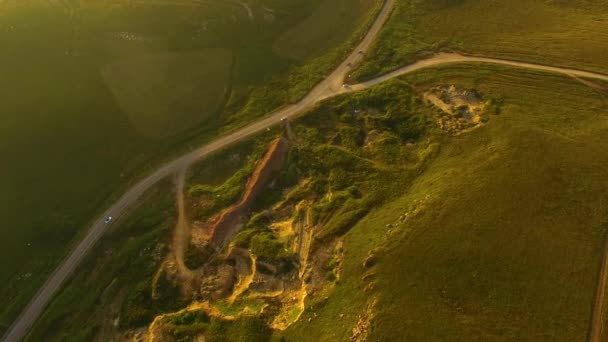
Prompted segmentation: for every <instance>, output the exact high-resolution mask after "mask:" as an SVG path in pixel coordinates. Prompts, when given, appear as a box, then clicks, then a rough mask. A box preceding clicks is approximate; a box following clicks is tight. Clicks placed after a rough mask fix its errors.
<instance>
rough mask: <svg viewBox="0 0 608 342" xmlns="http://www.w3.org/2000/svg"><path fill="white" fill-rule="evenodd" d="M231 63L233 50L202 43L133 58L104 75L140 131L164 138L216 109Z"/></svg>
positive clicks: (208, 116) (225, 88) (226, 87)
mask: <svg viewBox="0 0 608 342" xmlns="http://www.w3.org/2000/svg"><path fill="white" fill-rule="evenodd" d="M231 65H232V56H231V53H230V52H229V51H226V50H223V49H204V50H201V51H196V52H192V53H164V54H161V53H158V54H153V55H144V56H142V57H135V58H131V59H128V60H126V61H121V62H118V63H115V64H111V65H109V66H107V67H106V68H105V69H104V70H103V76H104V79H105V80H106V83H107V85H108V88H110V89H111V91H112V93H113V94H114V96H115V98H116V101H117V102H118V103H119V104H120V106H121V109H122V110H123V112H125V113H126V114H127V115H128V117H129V119H130V120H131V123H132V125H133V126H134V127H135V128H136V129H137V131H138V132H139V133H140V134H141V135H143V136H146V137H149V138H152V139H162V138H163V137H167V136H171V135H175V134H178V133H179V132H180V131H183V130H184V129H187V128H190V127H193V126H195V125H197V124H199V123H201V122H204V121H206V120H207V121H208V120H210V119H211V118H213V117H214V116H215V115H216V114H217V113H218V111H219V110H220V109H221V108H222V106H223V104H224V102H225V98H226V95H227V94H226V93H227V92H228V90H229V83H230V70H231Z"/></svg>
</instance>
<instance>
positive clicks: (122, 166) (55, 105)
mask: <svg viewBox="0 0 608 342" xmlns="http://www.w3.org/2000/svg"><path fill="white" fill-rule="evenodd" d="M352 2H353V3H355V4H356V3H358V2H356V1H354V0H353V1H352ZM246 3H247V4H249V5H250V7H251V10H252V14H253V18H251V17H250V15H249V12H248V11H247V10H245V8H244V7H243V6H241V5H239V4H238V3H235V2H233V1H210V2H192V1H137V2H131V1H127V2H123V1H118V2H112V3H111V4H109V3H107V2H105V1H90V2H83V1H82V2H81V1H58V0H53V1H41V0H36V1H28V2H21V1H13V0H11V1H4V2H2V4H1V5H0V6H1V7H2V8H1V9H0V16H1V17H0V18H1V20H0V41H2V54H0V74H1V75H2V78H1V81H0V93H1V94H2V95H0V113H2V114H1V118H2V124H1V125H0V135H1V136H2V139H0V157H1V158H2V161H3V165H6V167H3V168H2V169H1V170H0V188H2V192H1V193H0V218H1V219H2V222H3V224H2V229H0V240H1V241H2V243H1V244H0V247H1V248H2V250H3V254H2V258H1V261H0V269H1V271H0V282H2V283H3V286H2V288H1V289H0V304H1V305H2V307H3V308H2V310H0V334H2V333H3V331H4V329H6V327H7V326H8V325H9V324H10V322H12V320H13V318H14V317H15V315H16V314H17V313H18V312H19V311H20V309H21V308H22V307H23V305H24V304H25V303H26V301H27V300H28V299H29V298H30V297H31V295H32V294H33V293H34V291H35V290H36V289H37V288H38V287H39V286H40V284H41V283H42V281H43V280H44V279H45V278H46V277H47V276H48V274H49V273H50V272H51V271H52V269H53V267H54V266H55V265H56V262H57V260H58V259H59V258H61V257H62V256H63V255H64V253H65V252H66V251H67V249H68V248H69V247H70V246H71V245H72V243H73V242H74V239H75V238H76V237H77V236H78V234H79V233H81V232H82V229H83V228H84V227H86V225H87V224H88V223H89V222H90V221H91V220H92V219H94V218H95V217H96V215H98V214H99V212H100V211H101V210H102V209H103V208H104V207H105V206H107V205H108V203H110V202H111V200H112V199H113V198H114V197H116V196H117V195H118V194H119V193H120V191H121V189H125V188H126V187H127V186H128V184H130V183H132V182H133V181H134V179H136V178H137V177H138V176H139V175H141V174H142V172H145V171H146V170H149V169H150V168H152V167H153V166H154V165H156V164H158V163H159V162H161V161H163V160H166V159H167V158H168V157H170V156H172V155H175V154H177V153H179V152H183V151H185V150H187V149H188V148H189V147H191V146H193V145H194V144H199V143H201V142H203V141H207V140H209V139H210V138H212V137H213V136H216V135H217V134H218V132H225V131H226V130H227V129H229V128H231V127H235V126H239V125H242V124H243V123H244V122H247V121H251V120H252V119H254V118H256V117H259V116H261V115H263V114H265V113H267V112H268V111H270V110H271V109H274V107H276V106H278V105H282V104H283V103H284V100H285V99H287V97H285V96H276V93H277V90H276V89H275V88H272V87H271V86H272V85H274V84H277V82H278V83H280V82H283V83H282V84H283V86H282V87H279V88H283V89H287V88H288V87H286V86H284V85H285V84H290V83H289V82H292V81H291V77H292V75H294V74H297V75H302V74H303V72H302V70H307V73H306V77H305V78H304V79H306V80H308V82H300V80H302V79H303V78H302V77H299V76H298V77H296V78H294V79H293V82H294V83H298V84H299V88H298V90H299V92H300V93H299V94H301V93H302V92H304V91H306V89H308V88H310V87H311V86H312V85H313V84H314V82H315V80H319V79H320V78H321V77H322V75H324V74H325V73H326V72H327V71H328V70H330V69H331V67H332V65H333V64H332V63H337V62H339V60H338V59H339V58H333V59H332V60H331V61H330V62H328V63H325V64H320V63H319V61H318V60H316V61H314V63H313V61H312V60H308V59H307V60H302V61H299V62H291V61H289V60H287V59H286V58H283V57H280V56H278V55H276V54H275V53H274V52H273V46H274V44H275V41H276V40H277V39H278V37H279V36H280V35H281V34H282V32H285V31H286V30H288V29H289V28H291V27H293V26H294V25H297V24H298V23H299V22H301V21H302V20H305V19H306V18H307V17H308V16H309V15H311V14H312V13H314V11H315V10H316V8H317V7H318V6H319V2H318V1H313V0H298V1H286V0H272V1H271V0H268V1H262V2H255V3H253V2H246ZM357 6H358V5H354V7H357ZM370 13H371V12H370ZM352 24H353V25H352V26H351V27H350V30H351V32H354V31H355V30H356V29H358V27H357V25H359V24H360V22H352ZM347 38H349V37H348V35H345V37H344V39H343V41H342V43H344V44H345V45H344V46H343V47H341V49H342V50H344V49H346V48H348V46H350V45H349V44H352V41H351V40H348V39H347ZM338 50H340V49H338ZM342 50H340V51H342ZM328 54H329V55H331V56H336V54H335V51H329V52H328ZM337 56H338V57H339V56H340V55H337ZM325 62H327V60H325ZM310 63H312V64H310ZM311 65H312V66H311ZM311 82H312V83H311ZM264 89H273V90H272V91H266V90H264ZM294 89H295V88H294ZM252 104H253V105H252ZM243 111H245V112H246V114H244V115H237V114H238V113H241V112H243ZM16 260H18V262H16Z"/></svg>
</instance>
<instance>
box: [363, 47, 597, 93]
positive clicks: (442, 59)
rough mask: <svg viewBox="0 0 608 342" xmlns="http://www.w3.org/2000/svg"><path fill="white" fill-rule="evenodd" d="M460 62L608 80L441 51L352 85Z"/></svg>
mask: <svg viewBox="0 0 608 342" xmlns="http://www.w3.org/2000/svg"><path fill="white" fill-rule="evenodd" d="M458 63H469V64H470V63H486V64H498V65H506V66H510V67H515V68H521V69H531V70H538V71H545V72H550V73H555V74H564V75H567V76H571V77H580V78H591V79H597V80H603V81H608V75H606V74H601V73H596V72H591V71H585V70H580V69H571V68H562V67H554V66H550V65H544V64H534V63H526V62H518V61H510V60H506V59H499V58H489V57H475V56H463V55H459V54H456V53H439V54H436V55H434V56H433V57H431V58H428V59H423V60H421V61H418V62H416V63H413V64H410V65H407V66H404V67H402V68H399V69H397V70H395V71H391V72H389V73H387V74H384V75H382V76H380V77H378V78H375V79H373V80H369V81H366V82H362V83H359V84H355V85H353V86H352V89H353V90H361V89H365V88H369V87H372V86H375V85H377V84H380V83H382V82H385V81H387V80H390V79H392V78H395V77H398V76H401V75H405V74H409V73H412V72H414V71H418V70H422V69H428V68H432V67H436V66H441V65H445V64H458Z"/></svg>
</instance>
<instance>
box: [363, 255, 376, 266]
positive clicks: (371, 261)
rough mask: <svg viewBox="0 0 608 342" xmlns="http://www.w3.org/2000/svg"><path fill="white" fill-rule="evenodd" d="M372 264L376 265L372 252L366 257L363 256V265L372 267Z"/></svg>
mask: <svg viewBox="0 0 608 342" xmlns="http://www.w3.org/2000/svg"><path fill="white" fill-rule="evenodd" d="M374 265H376V256H375V255H373V254H370V255H368V256H367V258H365V261H364V262H363V266H364V267H365V268H370V267H373V266H374Z"/></svg>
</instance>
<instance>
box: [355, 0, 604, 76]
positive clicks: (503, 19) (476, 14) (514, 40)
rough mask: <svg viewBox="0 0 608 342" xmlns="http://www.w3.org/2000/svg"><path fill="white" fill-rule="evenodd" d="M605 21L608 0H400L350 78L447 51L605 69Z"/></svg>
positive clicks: (374, 72) (596, 69)
mask: <svg viewBox="0 0 608 342" xmlns="http://www.w3.org/2000/svg"><path fill="white" fill-rule="evenodd" d="M607 21H608V5H607V4H606V2H604V1H594V0H576V1H547V0H532V1H525V0H514V1H508V2H507V1H483V0H431V1H419V0H405V1H399V2H398V4H397V7H396V9H395V11H394V13H393V15H392V17H391V19H390V20H389V22H388V23H387V25H386V27H385V28H384V29H383V31H382V33H381V35H380V38H379V40H378V42H377V44H376V46H375V49H374V51H372V52H370V56H369V59H368V61H367V63H365V64H364V65H362V66H361V67H360V68H359V70H357V71H356V72H355V73H354V74H353V77H356V78H360V79H365V78H371V77H372V76H374V75H377V74H382V73H385V72H387V71H390V70H393V69H396V68H397V67H400V66H403V65H405V64H408V63H411V62H412V61H414V60H416V59H419V58H423V57H424V56H425V55H427V54H428V53H432V52H437V51H442V50H445V51H456V52H460V53H465V54H472V55H483V56H490V57H497V58H504V59H512V60H521V61H526V62H535V63H542V64H551V65H557V66H568V67H574V68H580V69H586V70H593V71H599V72H604V73H608V66H607V65H606V63H605V57H604V56H605V55H606V53H607V52H608V39H607V38H608V25H606V22H607Z"/></svg>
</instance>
